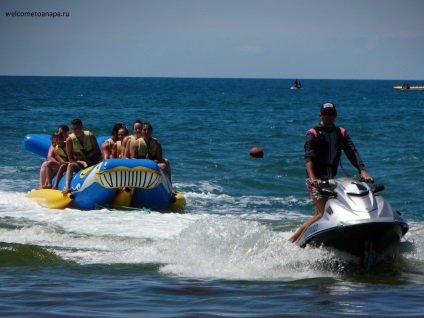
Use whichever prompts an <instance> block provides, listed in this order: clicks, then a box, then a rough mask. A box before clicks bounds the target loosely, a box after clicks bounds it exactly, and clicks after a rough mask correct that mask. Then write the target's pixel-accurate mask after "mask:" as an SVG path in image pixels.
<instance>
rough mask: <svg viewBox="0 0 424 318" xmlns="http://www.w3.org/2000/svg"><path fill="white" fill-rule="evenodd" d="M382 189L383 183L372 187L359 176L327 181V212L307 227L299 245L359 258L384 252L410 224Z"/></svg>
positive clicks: (325, 187) (324, 189)
mask: <svg viewBox="0 0 424 318" xmlns="http://www.w3.org/2000/svg"><path fill="white" fill-rule="evenodd" d="M382 190H384V186H383V185H381V184H375V185H374V186H373V187H372V188H370V187H369V185H368V184H367V183H365V182H363V181H361V180H360V179H357V178H349V177H346V178H338V179H331V180H328V181H327V182H325V183H324V184H323V187H322V188H321V190H320V191H321V194H322V195H323V196H327V197H328V201H327V203H326V205H325V209H324V215H323V216H322V218H321V219H320V220H318V221H316V222H315V223H312V224H311V225H310V226H309V227H308V228H307V229H306V231H305V233H304V235H303V236H302V237H301V238H300V240H299V241H298V243H297V244H298V245H299V246H300V247H305V246H306V245H310V246H314V247H320V246H324V247H329V248H335V249H337V250H340V251H343V252H348V253H350V254H352V255H355V256H358V257H363V256H364V255H365V254H366V253H368V252H369V251H372V252H373V253H374V252H375V253H376V254H384V251H385V250H386V249H387V248H389V247H390V246H393V245H394V244H396V243H399V242H400V239H401V238H402V237H403V236H404V235H405V234H406V233H407V232H408V230H409V226H408V224H407V222H406V220H405V219H404V218H403V217H401V214H400V212H397V211H395V210H394V209H393V208H392V206H391V205H390V204H389V203H388V202H387V201H386V200H384V199H383V197H381V196H380V195H377V193H378V192H381V191H382ZM365 256H366V255H365Z"/></svg>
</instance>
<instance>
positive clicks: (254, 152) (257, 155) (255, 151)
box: [250, 147, 264, 158]
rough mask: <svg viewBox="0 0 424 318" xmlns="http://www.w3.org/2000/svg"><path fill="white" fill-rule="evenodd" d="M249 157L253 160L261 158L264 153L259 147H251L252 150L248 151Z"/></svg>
mask: <svg viewBox="0 0 424 318" xmlns="http://www.w3.org/2000/svg"><path fill="white" fill-rule="evenodd" d="M250 156H251V157H253V158H263V157H264V152H263V150H262V149H261V148H259V147H253V148H252V149H250Z"/></svg>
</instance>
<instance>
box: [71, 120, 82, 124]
mask: <svg viewBox="0 0 424 318" xmlns="http://www.w3.org/2000/svg"><path fill="white" fill-rule="evenodd" d="M71 125H78V126H82V121H81V119H79V118H75V119H74V120H73V121H71Z"/></svg>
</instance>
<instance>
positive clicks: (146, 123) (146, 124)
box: [143, 121, 153, 132]
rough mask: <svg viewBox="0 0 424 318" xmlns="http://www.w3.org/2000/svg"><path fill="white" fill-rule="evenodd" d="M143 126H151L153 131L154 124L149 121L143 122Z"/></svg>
mask: <svg viewBox="0 0 424 318" xmlns="http://www.w3.org/2000/svg"><path fill="white" fill-rule="evenodd" d="M143 126H148V127H149V128H150V130H151V131H152V132H153V126H152V125H151V124H150V123H149V122H147V121H146V122H145V123H144V124H143Z"/></svg>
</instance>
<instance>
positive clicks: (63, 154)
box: [56, 146, 69, 162]
mask: <svg viewBox="0 0 424 318" xmlns="http://www.w3.org/2000/svg"><path fill="white" fill-rule="evenodd" d="M56 151H57V154H58V155H59V157H60V158H62V159H63V161H65V162H68V161H69V159H68V154H67V153H66V149H65V148H61V147H59V146H56Z"/></svg>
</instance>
